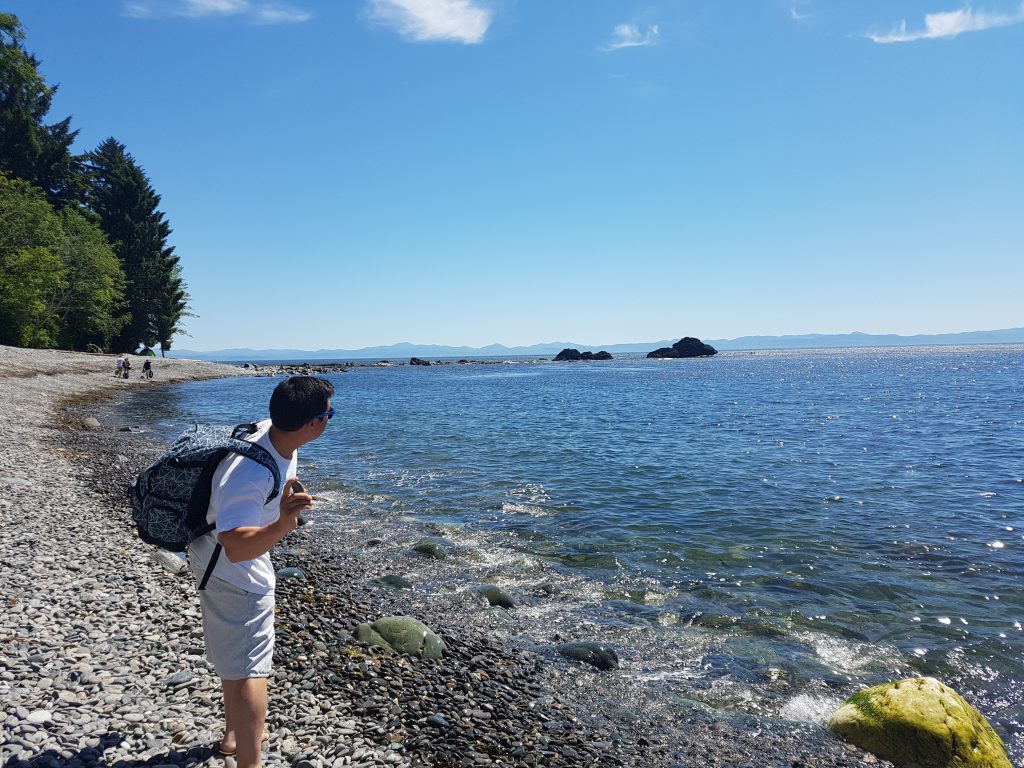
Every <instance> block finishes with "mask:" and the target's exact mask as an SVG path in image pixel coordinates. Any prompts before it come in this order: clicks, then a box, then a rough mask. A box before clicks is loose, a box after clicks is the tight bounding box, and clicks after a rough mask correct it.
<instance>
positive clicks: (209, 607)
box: [199, 577, 274, 680]
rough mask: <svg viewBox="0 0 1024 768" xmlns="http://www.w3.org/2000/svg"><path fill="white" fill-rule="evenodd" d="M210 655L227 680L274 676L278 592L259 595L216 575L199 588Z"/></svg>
mask: <svg viewBox="0 0 1024 768" xmlns="http://www.w3.org/2000/svg"><path fill="white" fill-rule="evenodd" d="M199 599H200V603H201V604H202V608H203V637H204V639H205V640H206V658H207V659H208V660H209V662H210V663H211V664H213V668H214V669H215V670H217V675H218V676H219V677H221V678H223V679H224V680H245V679H246V678H250V677H270V672H271V661H272V660H273V656H274V593H273V592H271V593H270V594H269V595H259V594H256V593H255V592H246V591H245V590H244V589H242V588H241V587H236V586H235V585H234V584H229V583H228V582H226V581H224V580H223V579H218V578H216V577H212V578H211V579H210V580H209V582H207V584H206V589H202V590H200V591H199Z"/></svg>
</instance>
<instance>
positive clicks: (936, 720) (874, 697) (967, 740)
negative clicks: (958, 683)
mask: <svg viewBox="0 0 1024 768" xmlns="http://www.w3.org/2000/svg"><path fill="white" fill-rule="evenodd" d="M828 725H829V728H831V729H832V731H833V732H835V733H836V734H837V735H838V736H839V737H841V738H842V739H845V740H846V741H848V742H850V743H851V744H855V745H856V746H858V747H860V748H861V749H866V750H867V751H869V752H873V753H874V754H876V755H878V756H879V757H881V758H884V759H885V760H889V761H891V762H892V763H893V764H895V765H896V766H898V767H901V768H902V767H903V766H906V767H907V768H909V766H919V767H920V768H1013V767H1012V766H1011V765H1010V760H1009V758H1007V756H1006V749H1005V747H1004V746H1003V742H1002V741H1001V740H1000V738H999V736H998V735H997V734H996V732H995V731H994V730H992V726H991V725H989V723H988V721H987V720H986V719H985V718H984V717H983V716H982V715H981V713H979V712H978V710H976V709H975V708H974V707H972V706H971V705H970V704H968V703H967V702H966V701H964V700H963V698H961V697H960V694H958V693H957V692H956V691H954V690H953V689H952V688H949V687H947V686H945V685H943V684H942V683H940V682H939V681H938V680H935V679H933V678H931V677H915V678H910V679H908V680H897V681H896V682H892V683H884V684H882V685H876V686H875V687H874V688H868V689H867V690H864V691H860V692H858V693H855V694H854V695H853V696H851V697H850V699H849V700H848V701H847V702H846V704H844V705H843V706H842V707H840V708H839V709H838V710H836V712H835V713H834V714H833V715H832V718H831V719H830V720H829V722H828Z"/></svg>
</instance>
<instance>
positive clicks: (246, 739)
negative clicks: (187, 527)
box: [189, 376, 334, 768]
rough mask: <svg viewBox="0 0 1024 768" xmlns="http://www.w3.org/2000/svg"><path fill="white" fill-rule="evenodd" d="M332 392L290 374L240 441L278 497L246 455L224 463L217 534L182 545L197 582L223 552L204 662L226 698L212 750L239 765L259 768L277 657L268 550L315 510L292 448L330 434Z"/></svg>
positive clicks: (216, 482)
mask: <svg viewBox="0 0 1024 768" xmlns="http://www.w3.org/2000/svg"><path fill="white" fill-rule="evenodd" d="M333 395H334V386H333V385H332V384H331V383H330V382H329V381H326V380H324V379H318V378H314V377H312V376H292V377H291V378H289V379H285V380H284V381H282V382H281V383H280V384H278V385H277V387H275V388H274V393H273V395H272V396H271V398H270V419H269V420H267V421H262V422H260V423H259V424H258V425H257V426H258V430H257V431H256V432H255V433H254V434H253V435H252V436H250V437H249V438H247V439H249V440H250V441H252V442H254V443H257V444H258V445H260V446H262V447H263V448H265V449H266V450H267V451H268V452H269V453H270V455H271V456H272V457H273V458H274V460H275V461H276V462H277V466H278V470H279V472H280V475H281V483H282V488H281V492H280V496H279V498H275V499H273V500H272V501H271V502H269V503H266V500H267V497H268V496H269V495H270V493H271V491H272V490H273V487H274V479H273V476H272V475H271V473H270V472H269V471H268V470H267V468H266V467H264V466H262V465H260V464H258V463H257V462H255V461H252V460H251V459H247V458H245V457H244V456H239V455H235V456H230V457H228V458H227V459H225V460H224V461H222V462H221V464H220V466H219V467H217V471H216V472H215V473H214V475H213V485H212V492H211V495H210V508H209V512H208V513H207V519H208V520H209V521H210V522H212V523H216V526H217V527H216V530H214V531H213V533H212V534H211V535H209V536H201V537H200V538H198V539H196V540H195V541H194V542H192V544H191V546H190V547H189V563H190V564H191V567H192V569H193V571H194V572H195V574H196V575H197V577H199V578H201V577H202V575H203V574H204V573H205V571H206V567H207V564H208V563H209V561H210V558H211V557H212V556H213V552H214V548H215V545H216V542H217V541H219V542H220V544H221V546H222V547H223V555H224V557H220V558H219V559H218V560H217V564H216V568H215V569H214V571H213V575H212V577H211V578H210V580H209V582H208V583H207V585H206V588H205V589H204V590H202V591H201V592H200V593H199V594H200V602H201V604H202V610H203V635H204V637H205V639H206V656H207V658H208V659H209V660H210V662H211V663H212V664H213V667H214V669H216V671H217V674H218V675H219V676H220V678H221V688H222V689H223V693H224V720H225V728H224V738H223V739H222V740H221V742H220V744H219V745H218V750H219V751H220V752H221V753H222V754H225V755H231V754H236V759H237V764H238V768H256V767H257V766H259V765H260V763H261V757H262V755H261V753H260V744H261V740H263V738H264V736H263V728H264V722H265V721H266V718H267V677H269V676H270V674H271V660H272V656H273V651H274V585H275V579H274V568H273V566H272V565H271V562H270V555H269V552H270V550H271V549H272V548H273V547H274V545H275V544H277V543H278V542H279V541H280V540H281V539H283V538H284V537H285V536H286V535H288V534H289V533H291V532H292V531H293V530H295V527H296V526H297V525H298V518H299V513H301V512H302V510H304V509H309V508H310V507H311V506H312V497H311V496H310V495H309V494H308V493H305V492H304V491H300V492H296V491H295V488H294V486H295V483H296V482H297V480H298V478H297V477H296V471H295V469H296V465H297V461H298V454H297V451H298V449H299V447H301V446H303V445H305V444H306V443H308V442H311V441H313V440H316V439H317V438H318V437H320V435H322V434H323V432H324V430H325V429H326V428H327V422H328V421H330V419H331V417H332V416H333V415H334V409H333V408H332V407H331V397H332V396H333ZM301 487H302V486H301V485H300V486H299V488H300V489H301ZM215 539H216V541H215Z"/></svg>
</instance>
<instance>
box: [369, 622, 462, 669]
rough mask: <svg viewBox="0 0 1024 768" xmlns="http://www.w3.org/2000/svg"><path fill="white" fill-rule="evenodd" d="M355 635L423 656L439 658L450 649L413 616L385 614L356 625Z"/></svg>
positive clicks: (377, 643) (396, 651)
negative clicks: (382, 616) (373, 620)
mask: <svg viewBox="0 0 1024 768" xmlns="http://www.w3.org/2000/svg"><path fill="white" fill-rule="evenodd" d="M356 638H357V639H359V640H360V641H361V642H364V643H369V644H370V645H379V646H381V647H382V648H384V649H385V650H388V651H391V652H394V653H407V654H409V655H410V656H418V657H419V658H421V659H440V658H441V657H443V656H444V652H445V651H446V650H447V648H446V646H445V644H444V641H443V640H442V639H441V638H440V637H438V636H437V635H436V634H435V633H434V632H433V630H431V629H430V627H428V626H427V625H426V624H424V623H423V622H421V621H419V620H418V619H414V618H412V617H411V616H386V617H384V618H383V619H377V621H375V622H373V623H372V624H370V623H363V624H360V625H359V626H358V627H357V628H356Z"/></svg>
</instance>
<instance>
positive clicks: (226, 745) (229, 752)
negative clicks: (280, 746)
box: [214, 731, 270, 757]
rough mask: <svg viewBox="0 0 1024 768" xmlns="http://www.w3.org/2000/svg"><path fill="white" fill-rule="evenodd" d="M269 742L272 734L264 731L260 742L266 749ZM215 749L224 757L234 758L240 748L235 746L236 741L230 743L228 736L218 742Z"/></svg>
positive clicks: (232, 740)
mask: <svg viewBox="0 0 1024 768" xmlns="http://www.w3.org/2000/svg"><path fill="white" fill-rule="evenodd" d="M268 741H270V734H269V733H267V732H266V731H264V732H263V738H262V739H260V742H261V743H262V746H263V747H264V748H266V744H267V742H268ZM214 749H216V750H217V752H218V753H220V754H221V755H224V757H232V756H233V755H234V754H235V752H237V751H238V747H237V745H236V744H235V740H234V739H231V741H230V742H229V741H228V738H227V736H225V737H224V738H223V739H221V740H220V741H219V742H217V745H216V746H215V747H214Z"/></svg>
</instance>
